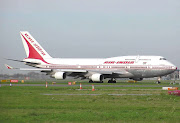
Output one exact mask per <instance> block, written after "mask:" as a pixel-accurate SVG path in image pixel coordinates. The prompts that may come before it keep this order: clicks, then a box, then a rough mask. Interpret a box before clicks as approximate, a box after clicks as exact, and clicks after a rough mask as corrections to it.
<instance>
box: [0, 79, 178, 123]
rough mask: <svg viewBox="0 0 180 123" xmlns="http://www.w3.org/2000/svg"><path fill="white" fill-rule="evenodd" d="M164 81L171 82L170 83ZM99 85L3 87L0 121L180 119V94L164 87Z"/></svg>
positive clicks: (1, 90) (47, 121)
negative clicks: (170, 92) (81, 86)
mask: <svg viewBox="0 0 180 123" xmlns="http://www.w3.org/2000/svg"><path fill="white" fill-rule="evenodd" d="M37 83H39V82H37ZM42 83H44V82H42ZM49 83H50V82H49ZM83 84H87V85H88V83H83ZM116 84H117V85H121V84H122V85H125V84H127V85H140V84H142V85H143V84H148V83H116ZM149 84H151V85H155V84H154V82H152V83H149ZM162 84H164V85H169V82H164V83H162ZM96 85H100V84H95V91H91V87H90V86H86V87H83V90H79V87H78V86H68V87H48V88H45V86H40V87H36V86H21V87H20V86H19V87H18V86H12V87H9V86H2V87H1V88H0V102H1V104H0V112H1V113H0V122H1V123H6V122H8V123H10V122H17V123H23V122H38V123H39V122H46V123H51V122H105V123H106V122H107V123H108V122H162V123H166V122H167V123H170V122H171V123H172V122H176V123H179V122H180V97H178V96H172V95H168V93H167V91H163V90H161V87H99V86H96ZM104 85H108V83H104ZM109 85H115V84H109ZM91 94H94V95H91ZM96 94H97V95H96ZM110 94H113V95H110ZM118 94H125V95H123V96H120V95H118ZM126 94H129V95H126ZM131 94H136V95H131ZM138 94H139V95H138ZM146 94H147V95H146Z"/></svg>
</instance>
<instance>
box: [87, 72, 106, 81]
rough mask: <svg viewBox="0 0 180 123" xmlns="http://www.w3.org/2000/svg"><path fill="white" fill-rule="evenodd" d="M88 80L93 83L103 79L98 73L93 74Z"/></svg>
mask: <svg viewBox="0 0 180 123" xmlns="http://www.w3.org/2000/svg"><path fill="white" fill-rule="evenodd" d="M90 79H91V80H92V81H95V82H97V81H98V82H101V81H102V80H103V79H104V77H103V75H102V74H99V73H96V74H93V75H92V76H91V77H90Z"/></svg>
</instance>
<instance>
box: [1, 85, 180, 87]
mask: <svg viewBox="0 0 180 123" xmlns="http://www.w3.org/2000/svg"><path fill="white" fill-rule="evenodd" d="M45 85H46V84H12V86H45ZM1 86H10V85H9V84H1ZM48 86H50V87H79V85H68V84H66V85H65V84H54V85H52V84H48ZM90 86H92V85H84V84H83V87H90ZM94 86H96V87H169V86H172V87H180V85H167V86H165V85H156V84H155V85H116V84H114V85H94Z"/></svg>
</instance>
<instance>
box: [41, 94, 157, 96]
mask: <svg viewBox="0 0 180 123" xmlns="http://www.w3.org/2000/svg"><path fill="white" fill-rule="evenodd" d="M41 95H47V96H51V95H61V96H100V95H109V96H152V95H160V94H41Z"/></svg>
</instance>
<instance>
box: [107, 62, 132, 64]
mask: <svg viewBox="0 0 180 123" xmlns="http://www.w3.org/2000/svg"><path fill="white" fill-rule="evenodd" d="M104 64H134V61H117V62H116V61H105V62H104Z"/></svg>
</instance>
